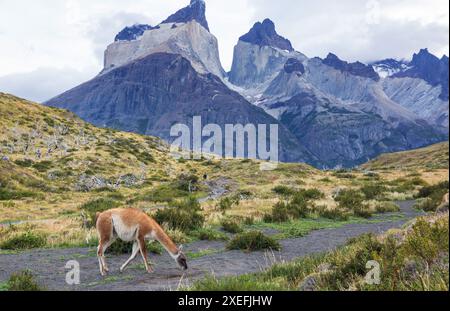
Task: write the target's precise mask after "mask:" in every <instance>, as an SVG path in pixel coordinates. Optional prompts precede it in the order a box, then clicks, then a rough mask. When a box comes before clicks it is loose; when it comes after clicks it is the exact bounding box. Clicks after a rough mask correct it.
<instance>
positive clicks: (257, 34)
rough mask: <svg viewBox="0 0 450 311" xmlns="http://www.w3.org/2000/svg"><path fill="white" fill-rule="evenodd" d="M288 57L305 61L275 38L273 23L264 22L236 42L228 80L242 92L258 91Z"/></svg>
mask: <svg viewBox="0 0 450 311" xmlns="http://www.w3.org/2000/svg"><path fill="white" fill-rule="evenodd" d="M290 58H293V59H299V60H304V59H306V57H305V56H304V55H303V54H301V53H299V52H296V51H294V49H293V47H292V45H291V42H290V41H289V40H287V39H285V38H283V37H282V36H280V35H278V33H277V32H276V30H275V25H274V23H273V22H272V21H270V20H269V19H266V20H264V22H262V23H256V24H255V25H254V26H253V28H252V29H251V30H250V31H249V32H248V33H247V34H245V35H244V36H242V37H241V38H240V39H239V42H238V44H237V45H236V47H235V48H234V58H233V65H232V67H231V71H230V74H229V80H230V82H231V83H233V84H235V85H237V86H240V87H244V88H246V89H253V88H258V87H260V86H261V85H262V84H264V83H265V82H268V81H270V80H271V79H273V78H274V76H275V75H277V74H278V73H279V72H280V70H282V69H283V67H284V65H285V64H286V62H287V60H288V59H290Z"/></svg>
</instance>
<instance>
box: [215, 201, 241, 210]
mask: <svg viewBox="0 0 450 311" xmlns="http://www.w3.org/2000/svg"><path fill="white" fill-rule="evenodd" d="M235 204H239V198H237V197H234V198H231V197H226V198H222V199H220V201H219V203H218V204H217V209H218V210H219V211H221V212H222V213H225V212H226V211H228V210H230V209H231V208H232V207H233V205H235Z"/></svg>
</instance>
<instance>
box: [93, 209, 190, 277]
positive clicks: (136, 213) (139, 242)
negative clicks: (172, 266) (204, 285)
mask: <svg viewBox="0 0 450 311" xmlns="http://www.w3.org/2000/svg"><path fill="white" fill-rule="evenodd" d="M114 219H116V220H117V219H119V220H120V222H121V224H120V225H122V226H123V228H121V227H120V226H118V224H114ZM134 228H135V229H134ZM120 230H124V231H123V232H127V233H130V232H132V231H129V230H135V232H132V234H133V237H132V239H133V240H134V242H135V244H134V246H133V254H132V256H131V257H130V259H129V260H128V261H127V262H126V263H125V264H124V265H123V266H122V268H121V271H123V269H125V267H126V266H127V265H128V264H129V262H130V261H131V260H132V259H134V257H135V256H136V255H137V252H138V250H139V251H140V253H141V256H142V259H143V260H144V264H145V267H146V269H147V271H148V272H152V271H153V270H152V268H151V266H149V265H148V262H147V249H146V243H145V240H146V239H148V238H150V239H155V240H157V241H158V242H160V243H161V244H162V245H163V246H164V248H165V249H166V250H167V251H168V252H169V253H170V254H171V256H172V257H174V258H176V260H177V262H178V264H179V265H180V266H181V267H183V268H184V269H187V264H186V257H185V256H184V254H182V252H181V251H180V250H179V249H178V247H177V246H176V245H175V243H173V241H172V240H171V239H170V238H169V236H168V235H167V234H166V233H165V232H164V230H163V229H162V228H161V226H160V225H159V224H158V223H157V222H156V221H155V220H154V219H153V218H151V217H149V216H148V215H147V214H145V213H144V212H142V211H140V210H138V209H133V208H128V209H120V208H119V209H111V210H108V211H106V212H103V213H100V214H97V231H98V234H99V247H98V252H97V254H98V258H99V265H100V272H101V273H102V275H105V274H106V272H108V267H107V265H106V262H105V256H104V253H105V251H106V249H107V248H108V247H109V246H110V245H111V244H112V243H113V242H114V240H115V238H116V237H115V236H114V233H118V231H120ZM118 235H119V236H120V232H119V234H118ZM138 248H139V249H138Z"/></svg>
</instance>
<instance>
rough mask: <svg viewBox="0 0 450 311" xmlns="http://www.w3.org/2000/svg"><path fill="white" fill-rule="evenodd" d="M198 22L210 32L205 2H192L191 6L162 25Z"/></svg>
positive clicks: (198, 0) (199, 0)
mask: <svg viewBox="0 0 450 311" xmlns="http://www.w3.org/2000/svg"><path fill="white" fill-rule="evenodd" d="M193 20H195V21H197V22H198V23H199V24H200V25H202V26H203V27H204V28H206V29H207V30H208V31H209V25H208V21H207V20H206V3H205V1H204V0H191V2H190V4H189V5H188V6H187V7H185V8H182V9H181V10H178V11H177V12H176V13H175V14H172V15H170V16H169V17H168V18H167V19H166V20H165V21H163V22H162V24H166V23H187V22H190V21H193Z"/></svg>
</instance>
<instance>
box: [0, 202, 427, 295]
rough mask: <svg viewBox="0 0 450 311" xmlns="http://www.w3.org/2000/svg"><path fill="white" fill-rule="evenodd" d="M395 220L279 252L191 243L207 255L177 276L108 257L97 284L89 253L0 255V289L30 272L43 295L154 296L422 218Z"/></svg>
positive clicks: (158, 260) (317, 237) (406, 209)
mask: <svg viewBox="0 0 450 311" xmlns="http://www.w3.org/2000/svg"><path fill="white" fill-rule="evenodd" d="M399 205H400V208H401V214H402V215H403V217H402V218H401V219H398V218H395V219H394V220H393V218H392V217H390V216H392V215H390V214H386V215H378V216H376V217H377V218H378V220H379V221H378V222H376V223H360V224H350V225H346V226H343V227H340V228H334V229H324V230H317V231H313V232H311V233H310V234H308V235H307V236H305V237H301V238H294V239H286V240H282V241H281V244H282V246H283V247H282V250H281V251H280V252H274V253H269V252H255V253H245V252H241V251H226V250H225V243H224V242H209V241H201V242H195V243H192V244H189V245H186V246H185V252H186V253H192V252H199V251H205V252H207V253H208V255H205V256H203V257H199V258H196V259H192V260H189V262H188V264H189V266H190V269H189V270H188V271H187V272H186V273H183V272H182V271H181V270H179V269H178V267H177V266H176V264H175V262H174V261H173V260H172V259H171V258H170V256H169V255H168V254H166V253H164V254H162V255H150V260H151V261H152V262H153V263H154V269H155V272H154V273H153V274H147V273H144V270H143V267H142V260H141V258H140V257H139V256H138V257H137V258H136V259H135V261H134V262H133V263H131V264H130V266H129V268H128V270H126V271H125V272H124V273H123V274H121V273H120V272H119V267H120V265H121V264H123V262H125V261H126V259H127V258H128V257H129V255H121V256H111V255H110V256H108V257H107V262H108V264H109V266H110V269H111V272H110V274H109V276H108V277H106V278H103V277H101V276H100V274H99V271H98V262H97V258H96V255H95V249H93V248H75V249H53V250H33V251H26V252H21V253H18V254H10V255H0V283H2V282H5V281H6V280H7V279H8V278H9V276H10V275H11V273H13V272H15V271H19V270H23V269H30V270H31V271H33V273H34V274H35V275H36V276H37V278H38V280H39V282H40V283H42V284H44V285H45V287H46V288H47V289H48V290H61V291H67V290H91V291H110V290H118V291H156V290H176V289H177V288H178V286H179V285H180V284H183V285H186V284H189V283H190V282H192V281H194V280H196V279H199V278H203V277H204V276H205V275H208V274H211V273H212V274H214V275H215V276H217V277H222V276H229V275H240V274H246V273H250V272H258V271H261V270H264V269H267V268H268V267H270V266H271V265H273V264H274V263H275V262H280V261H291V260H294V259H296V258H299V257H303V256H307V255H311V254H316V253H322V252H326V251H331V250H333V249H335V248H336V247H339V246H341V245H343V244H344V243H345V242H346V241H348V239H350V238H353V237H357V236H359V235H362V234H364V233H369V232H371V233H375V234H379V233H383V232H386V231H388V230H390V229H393V228H401V227H402V226H403V225H404V224H405V223H406V222H408V221H409V220H411V219H413V218H415V217H417V216H420V215H422V213H421V212H419V211H417V210H415V209H413V208H412V207H413V205H414V201H405V202H399ZM69 260H76V261H78V262H79V264H80V268H81V284H80V285H75V286H72V285H68V284H66V281H65V279H66V273H67V272H68V271H69V270H68V269H66V268H65V265H66V263H67V262H68V261H69Z"/></svg>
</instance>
